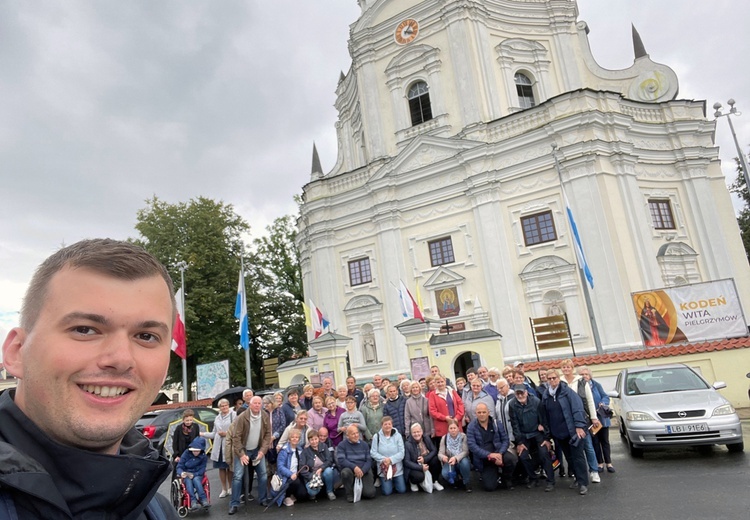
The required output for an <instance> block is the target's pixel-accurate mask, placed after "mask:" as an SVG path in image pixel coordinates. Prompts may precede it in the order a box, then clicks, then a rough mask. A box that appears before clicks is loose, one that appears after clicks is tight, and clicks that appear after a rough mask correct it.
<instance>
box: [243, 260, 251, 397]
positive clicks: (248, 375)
mask: <svg viewBox="0 0 750 520" xmlns="http://www.w3.org/2000/svg"><path fill="white" fill-rule="evenodd" d="M240 269H242V283H243V285H244V287H243V288H242V292H243V294H244V298H245V309H247V289H246V287H247V285H246V284H245V254H244V248H243V252H242V254H241V255H240ZM245 319H246V320H247V322H248V323H247V336H248V339H249V338H250V317H249V316H246V317H245ZM245 379H246V380H247V387H248V388H252V387H253V378H252V370H251V366H250V346H249V345H248V347H247V348H246V349H245Z"/></svg>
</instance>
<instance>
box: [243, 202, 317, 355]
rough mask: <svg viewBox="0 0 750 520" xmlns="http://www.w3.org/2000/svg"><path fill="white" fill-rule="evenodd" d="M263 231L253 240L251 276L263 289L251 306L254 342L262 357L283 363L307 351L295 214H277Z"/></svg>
mask: <svg viewBox="0 0 750 520" xmlns="http://www.w3.org/2000/svg"><path fill="white" fill-rule="evenodd" d="M266 231H267V235H266V236H264V237H261V238H258V239H255V241H254V243H253V245H254V250H255V263H254V264H253V265H252V266H251V272H252V278H253V280H254V281H256V282H257V283H258V284H259V286H260V287H259V288H258V290H259V291H260V292H261V293H262V297H261V298H259V299H258V307H257V308H254V309H253V310H254V311H255V313H254V314H255V315H256V316H259V317H260V318H259V320H258V322H259V328H258V338H257V344H258V347H259V350H260V351H262V353H263V355H264V357H279V362H280V363H283V362H284V361H286V360H288V359H291V358H292V357H297V356H300V355H305V354H306V353H307V336H306V331H305V319H304V314H303V312H302V305H301V303H302V301H303V295H302V272H301V269H300V262H299V252H298V251H297V247H296V245H295V242H294V240H295V236H296V233H297V231H296V227H295V224H294V217H293V216H291V215H286V216H283V217H279V218H277V219H276V220H275V221H274V222H273V224H271V225H270V226H268V227H267V228H266Z"/></svg>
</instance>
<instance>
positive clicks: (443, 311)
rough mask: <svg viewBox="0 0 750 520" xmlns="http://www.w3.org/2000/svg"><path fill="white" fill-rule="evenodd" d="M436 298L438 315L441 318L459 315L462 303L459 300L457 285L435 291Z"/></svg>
mask: <svg viewBox="0 0 750 520" xmlns="http://www.w3.org/2000/svg"><path fill="white" fill-rule="evenodd" d="M435 300H436V304H437V310H438V316H440V317H441V318H452V317H453V316H458V313H459V312H460V311H461V304H460V302H459V301H458V289H456V287H446V288H444V289H438V290H437V291H435Z"/></svg>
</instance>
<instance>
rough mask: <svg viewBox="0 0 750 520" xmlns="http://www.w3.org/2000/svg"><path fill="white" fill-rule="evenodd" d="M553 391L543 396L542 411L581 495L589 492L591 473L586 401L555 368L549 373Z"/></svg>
mask: <svg viewBox="0 0 750 520" xmlns="http://www.w3.org/2000/svg"><path fill="white" fill-rule="evenodd" d="M547 382H548V383H549V388H547V390H545V392H544V396H543V397H542V408H543V410H544V413H543V414H542V418H543V419H544V420H545V422H546V424H545V429H546V430H548V431H549V432H550V436H551V438H553V439H554V440H555V444H559V445H560V446H561V447H562V450H563V453H564V454H565V459H566V460H567V461H568V468H572V471H573V473H575V476H576V482H575V484H573V485H571V487H572V488H575V487H577V488H578V492H579V493H580V494H581V495H585V494H586V493H588V486H589V473H588V465H587V464H586V455H585V454H584V451H583V449H584V443H583V438H584V437H586V424H587V422H586V414H585V412H584V411H583V401H581V398H580V397H578V394H577V393H576V392H574V391H573V390H571V389H570V388H568V385H567V383H565V381H560V373H559V372H558V371H557V370H555V369H550V370H548V371H547Z"/></svg>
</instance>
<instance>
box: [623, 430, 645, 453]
mask: <svg viewBox="0 0 750 520" xmlns="http://www.w3.org/2000/svg"><path fill="white" fill-rule="evenodd" d="M623 429H624V427H623ZM622 438H623V439H624V440H625V444H627V445H628V453H630V456H631V457H633V458H635V459H640V458H642V457H643V448H638V447H636V446H635V445H634V444H633V441H631V440H630V437H628V432H627V430H625V431H624V432H623V435H622Z"/></svg>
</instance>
